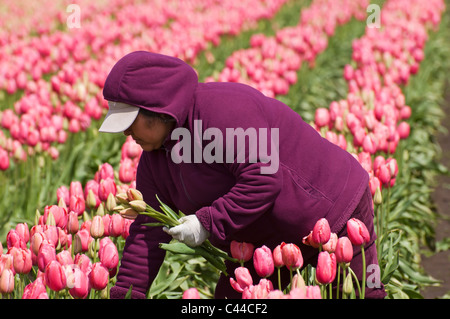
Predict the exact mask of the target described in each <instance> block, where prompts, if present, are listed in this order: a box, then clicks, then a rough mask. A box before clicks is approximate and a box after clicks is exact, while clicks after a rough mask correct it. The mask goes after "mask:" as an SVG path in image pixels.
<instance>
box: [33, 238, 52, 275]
mask: <svg viewBox="0 0 450 319" xmlns="http://www.w3.org/2000/svg"><path fill="white" fill-rule="evenodd" d="M53 260H56V250H55V246H53V245H52V244H51V243H49V242H47V241H44V242H42V244H41V246H40V248H39V253H38V255H37V263H38V268H39V270H40V271H42V272H44V271H45V268H46V267H47V265H48V264H49V263H50V262H52V261H53Z"/></svg>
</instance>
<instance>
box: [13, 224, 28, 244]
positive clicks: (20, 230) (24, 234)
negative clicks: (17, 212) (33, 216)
mask: <svg viewBox="0 0 450 319" xmlns="http://www.w3.org/2000/svg"><path fill="white" fill-rule="evenodd" d="M16 232H17V234H18V235H19V236H20V238H22V241H23V242H24V243H28V241H29V240H30V230H29V228H28V224H27V223H18V224H17V225H16Z"/></svg>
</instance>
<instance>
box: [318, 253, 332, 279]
mask: <svg viewBox="0 0 450 319" xmlns="http://www.w3.org/2000/svg"><path fill="white" fill-rule="evenodd" d="M335 277H336V256H335V254H334V253H331V254H330V253H328V252H326V251H322V252H320V253H319V258H318V260H317V268H316V278H317V281H318V282H320V283H321V284H323V285H326V284H329V283H331V282H332V281H333V280H334V278H335Z"/></svg>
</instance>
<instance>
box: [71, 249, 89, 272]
mask: <svg viewBox="0 0 450 319" xmlns="http://www.w3.org/2000/svg"><path fill="white" fill-rule="evenodd" d="M73 261H74V263H75V265H77V266H78V267H79V268H80V269H81V271H83V272H84V273H85V274H89V272H90V271H91V269H92V261H91V259H90V258H89V257H88V256H86V255H85V254H76V255H75V258H74V260H73Z"/></svg>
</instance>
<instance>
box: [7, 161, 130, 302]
mask: <svg viewBox="0 0 450 319" xmlns="http://www.w3.org/2000/svg"><path fill="white" fill-rule="evenodd" d="M111 174H114V172H113V171H112V167H111V166H110V165H109V164H104V165H102V166H101V167H100V168H99V170H98V172H97V174H96V177H95V179H92V180H90V181H89V182H88V183H87V184H86V185H85V187H84V190H83V188H82V187H81V183H79V182H72V183H71V185H70V187H69V188H67V187H60V188H59V189H58V193H57V197H58V205H48V206H46V207H45V209H44V212H43V214H41V213H40V212H39V211H36V218H35V225H33V226H32V227H31V228H29V226H28V225H27V223H18V224H17V225H16V227H15V228H14V229H11V230H10V231H9V232H8V234H7V237H6V247H5V248H6V250H5V249H4V248H3V247H2V245H1V244H0V253H1V257H0V292H1V293H2V294H3V296H4V297H5V298H7V297H14V298H23V299H39V298H54V297H59V298H66V297H69V296H70V298H88V297H90V298H96V297H101V298H107V297H108V288H109V285H111V284H113V282H114V276H115V274H116V271H117V267H118V264H119V258H120V251H121V250H120V247H121V245H123V240H124V239H126V237H127V236H128V234H129V227H130V225H131V223H132V222H133V218H134V217H135V216H131V217H130V216H128V215H127V214H119V213H114V212H113V208H114V207H115V206H116V194H118V193H119V192H120V193H121V194H125V196H128V198H129V199H130V200H133V199H134V197H135V196H137V195H136V194H137V193H136V192H135V191H134V189H132V188H130V187H129V186H128V185H125V186H123V185H119V186H116V183H115V181H114V179H113V177H111V176H114V175H111ZM97 181H98V182H97Z"/></svg>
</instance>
